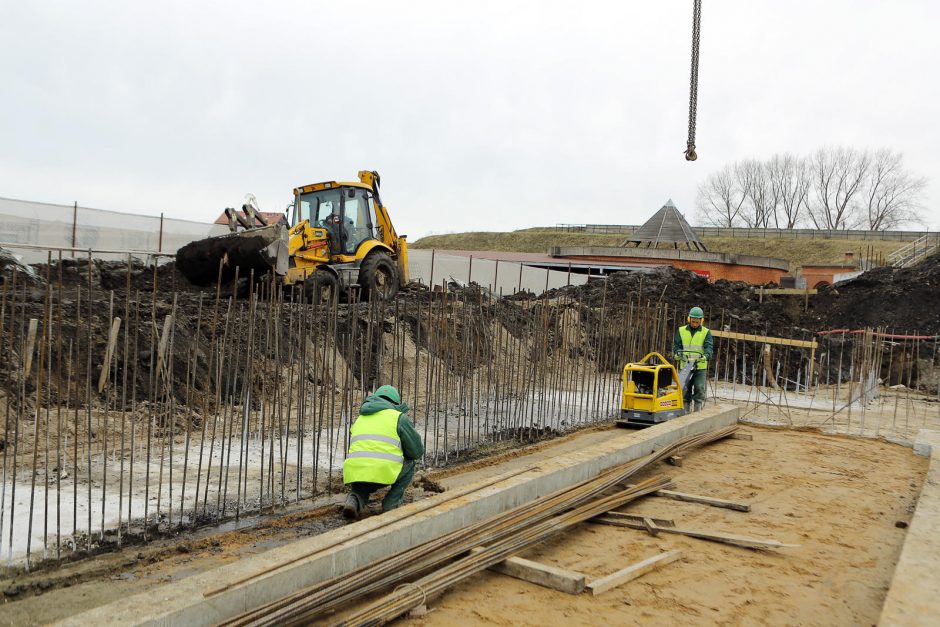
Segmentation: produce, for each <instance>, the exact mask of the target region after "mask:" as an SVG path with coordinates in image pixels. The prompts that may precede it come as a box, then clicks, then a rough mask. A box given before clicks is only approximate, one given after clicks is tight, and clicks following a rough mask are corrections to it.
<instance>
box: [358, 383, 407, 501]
mask: <svg viewBox="0 0 940 627" xmlns="http://www.w3.org/2000/svg"><path fill="white" fill-rule="evenodd" d="M406 411H408V405H405V404H404V403H402V402H401V395H400V394H399V393H398V390H396V389H395V388H394V387H392V386H390V385H383V386H382V387H380V388H379V389H377V390H376V391H375V393H374V394H372V395H371V396H367V397H366V400H364V401H363V402H362V407H361V408H360V410H359V417H358V418H356V421H355V422H354V423H353V425H352V428H351V429H350V432H349V435H350V440H349V453H347V454H346V461H344V462H343V483H345V484H346V485H348V486H349V490H350V492H349V495H348V496H347V497H346V503H345V504H344V505H343V516H345V517H346V518H350V519H356V518H359V514H360V512H362V510H363V509H364V508H365V506H366V505H367V504H368V502H369V495H370V494H372V493H373V492H375V491H376V490H380V489H381V488H384V487H385V486H391V488H390V489H389V491H388V494H386V495H385V498H384V499H382V511H383V512H387V511H389V510H391V509H395V508H396V507H398V506H399V505H401V502H402V499H403V498H404V496H405V488H407V487H408V484H410V483H411V480H412V478H413V477H414V474H415V460H416V459H418V458H420V457H421V456H422V455H424V445H423V444H422V443H421V436H419V435H418V432H417V431H415V428H414V425H413V424H411V420H409V419H408V416H406V415H405V412H406Z"/></svg>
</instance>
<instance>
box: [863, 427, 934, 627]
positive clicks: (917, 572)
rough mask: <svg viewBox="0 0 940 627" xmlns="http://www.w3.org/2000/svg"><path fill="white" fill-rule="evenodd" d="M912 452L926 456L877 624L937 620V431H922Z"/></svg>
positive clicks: (918, 622) (917, 622)
mask: <svg viewBox="0 0 940 627" xmlns="http://www.w3.org/2000/svg"><path fill="white" fill-rule="evenodd" d="M914 452H915V453H917V454H918V455H929V456H930V465H929V466H928V467H927V476H926V477H925V478H924V485H923V486H922V487H921V490H920V497H919V498H918V499H917V508H916V509H915V510H914V517H913V518H912V519H911V526H910V528H909V529H908V530H907V536H905V538H904V548H903V549H901V557H900V559H899V560H898V565H897V566H896V567H895V570H894V577H893V578H892V579H891V587H890V588H889V589H888V596H887V597H886V598H885V604H884V607H883V608H882V610H881V619H880V620H879V621H878V624H879V625H882V626H883V627H884V626H888V625H936V624H937V621H938V617H940V577H938V576H937V566H938V565H940V431H933V430H930V429H921V430H920V432H919V433H918V434H917V439H916V441H915V442H914Z"/></svg>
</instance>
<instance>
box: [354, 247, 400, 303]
mask: <svg viewBox="0 0 940 627" xmlns="http://www.w3.org/2000/svg"><path fill="white" fill-rule="evenodd" d="M359 285H360V286H362V291H363V293H364V295H365V297H366V298H369V299H371V298H377V299H378V300H391V299H393V298H395V294H397V293H398V268H397V267H396V266H395V262H394V261H392V258H391V257H389V256H388V255H387V254H385V253H383V252H373V253H372V254H370V255H369V256H368V257H366V258H365V261H363V262H362V266H361V267H360V268H359Z"/></svg>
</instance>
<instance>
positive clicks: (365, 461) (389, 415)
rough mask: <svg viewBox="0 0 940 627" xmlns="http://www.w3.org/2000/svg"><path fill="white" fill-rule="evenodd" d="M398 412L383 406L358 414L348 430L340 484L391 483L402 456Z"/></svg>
mask: <svg viewBox="0 0 940 627" xmlns="http://www.w3.org/2000/svg"><path fill="white" fill-rule="evenodd" d="M400 415H401V412H400V411H397V410H394V409H383V410H382V411H378V412H376V413H374V414H360V415H359V417H358V418H356V422H354V423H353V425H352V428H350V430H349V435H350V436H351V437H350V440H349V452H348V453H347V454H346V460H345V461H344V462H343V483H354V482H357V481H365V482H368V483H380V484H382V485H392V484H393V483H395V480H396V479H398V475H399V473H401V469H402V466H403V465H404V463H405V455H404V452H403V451H402V449H401V438H399V437H398V417H399V416H400Z"/></svg>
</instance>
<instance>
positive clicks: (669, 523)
mask: <svg viewBox="0 0 940 627" xmlns="http://www.w3.org/2000/svg"><path fill="white" fill-rule="evenodd" d="M605 517H607V518H617V519H622V520H629V521H631V522H635V523H639V524H643V519H644V518H646V519H647V520H651V521H653V524H654V525H656V526H657V527H675V526H676V523H675V521H674V520H667V519H665V518H648V517H646V516H637V515H636V514H625V513H623V512H617V511H610V512H607V513H606V514H602V515H601V516H598V518H605Z"/></svg>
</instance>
